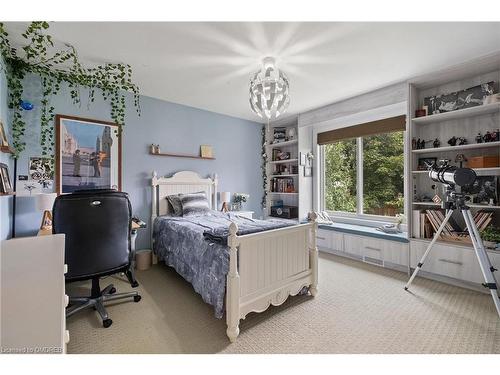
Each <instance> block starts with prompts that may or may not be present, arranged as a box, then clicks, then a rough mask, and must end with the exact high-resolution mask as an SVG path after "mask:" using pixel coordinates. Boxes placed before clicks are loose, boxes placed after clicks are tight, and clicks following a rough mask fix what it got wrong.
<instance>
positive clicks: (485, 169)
mask: <svg viewBox="0 0 500 375" xmlns="http://www.w3.org/2000/svg"><path fill="white" fill-rule="evenodd" d="M465 166H467V165H465ZM472 169H474V171H476V172H478V173H482V172H500V167H491V168H472ZM411 173H413V174H424V173H425V174H428V173H429V171H428V170H423V171H411Z"/></svg>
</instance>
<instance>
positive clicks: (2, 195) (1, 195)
mask: <svg viewBox="0 0 500 375" xmlns="http://www.w3.org/2000/svg"><path fill="white" fill-rule="evenodd" d="M12 195H16V193H0V197H7V196H12Z"/></svg>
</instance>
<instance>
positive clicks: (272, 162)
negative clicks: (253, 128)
mask: <svg viewBox="0 0 500 375" xmlns="http://www.w3.org/2000/svg"><path fill="white" fill-rule="evenodd" d="M499 143H500V142H499ZM297 161H298V159H286V160H274V161H270V162H269V164H283V163H296V162H297Z"/></svg>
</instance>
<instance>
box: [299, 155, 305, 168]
mask: <svg viewBox="0 0 500 375" xmlns="http://www.w3.org/2000/svg"><path fill="white" fill-rule="evenodd" d="M299 162H300V165H306V154H304V153H303V152H300V153H299Z"/></svg>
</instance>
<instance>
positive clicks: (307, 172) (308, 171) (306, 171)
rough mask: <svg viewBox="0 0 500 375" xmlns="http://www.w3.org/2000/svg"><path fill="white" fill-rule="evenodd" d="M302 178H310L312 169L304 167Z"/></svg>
mask: <svg viewBox="0 0 500 375" xmlns="http://www.w3.org/2000/svg"><path fill="white" fill-rule="evenodd" d="M304 177H312V167H304Z"/></svg>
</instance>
